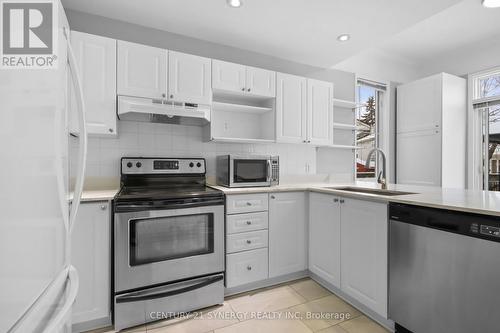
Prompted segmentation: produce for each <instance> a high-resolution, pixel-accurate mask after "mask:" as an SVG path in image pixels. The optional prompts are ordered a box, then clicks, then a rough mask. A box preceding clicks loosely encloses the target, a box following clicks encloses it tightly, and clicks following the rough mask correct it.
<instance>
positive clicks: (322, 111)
mask: <svg viewBox="0 0 500 333" xmlns="http://www.w3.org/2000/svg"><path fill="white" fill-rule="evenodd" d="M332 119H333V84H332V83H330V82H324V81H318V80H311V79H308V80H307V136H308V139H307V140H308V142H310V143H312V144H318V145H330V144H332V143H333V129H332V125H333V124H332Z"/></svg>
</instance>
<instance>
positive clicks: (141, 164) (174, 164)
mask: <svg viewBox="0 0 500 333" xmlns="http://www.w3.org/2000/svg"><path fill="white" fill-rule="evenodd" d="M121 172H122V174H205V172H206V169H205V159H203V158H154V157H153V158H142V157H137V158H133V157H124V158H122V160H121Z"/></svg>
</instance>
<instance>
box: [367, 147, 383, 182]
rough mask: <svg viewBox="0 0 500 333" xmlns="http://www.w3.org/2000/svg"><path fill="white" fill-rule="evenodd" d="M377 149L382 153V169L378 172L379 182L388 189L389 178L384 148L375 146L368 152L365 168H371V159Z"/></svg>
mask: <svg viewBox="0 0 500 333" xmlns="http://www.w3.org/2000/svg"><path fill="white" fill-rule="evenodd" d="M377 151H378V152H379V153H380V155H382V170H381V171H380V173H379V174H378V177H377V183H379V184H381V185H382V189H383V190H386V189H387V178H386V176H385V154H384V151H383V150H382V149H380V148H373V149H372V150H370V152H369V153H368V157H367V158H366V165H365V168H367V169H369V168H370V161H371V158H372V155H373V154H374V153H375V152H377ZM375 162H376V163H377V162H378V161H375Z"/></svg>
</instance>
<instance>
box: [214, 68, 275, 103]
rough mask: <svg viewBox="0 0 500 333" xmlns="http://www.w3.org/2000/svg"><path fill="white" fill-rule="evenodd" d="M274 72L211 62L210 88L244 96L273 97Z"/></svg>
mask: <svg viewBox="0 0 500 333" xmlns="http://www.w3.org/2000/svg"><path fill="white" fill-rule="evenodd" d="M275 85H276V72H273V71H269V70H266V69H262V68H255V67H249V66H244V65H239V64H234V63H230V62H225V61H220V60H212V88H213V89H214V90H216V91H221V92H229V93H237V94H241V95H244V96H260V97H269V98H272V97H275V96H276V86H275Z"/></svg>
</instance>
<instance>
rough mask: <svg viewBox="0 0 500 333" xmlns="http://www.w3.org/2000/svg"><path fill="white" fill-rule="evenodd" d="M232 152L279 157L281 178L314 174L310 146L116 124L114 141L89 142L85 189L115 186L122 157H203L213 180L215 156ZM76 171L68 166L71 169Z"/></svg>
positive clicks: (178, 128) (187, 129)
mask: <svg viewBox="0 0 500 333" xmlns="http://www.w3.org/2000/svg"><path fill="white" fill-rule="evenodd" d="M71 143H72V144H71V148H70V153H71V155H72V156H71V157H72V158H71V159H70V160H71V161H72V162H76V161H77V159H76V155H77V152H78V140H77V139H74V138H73V139H72V141H71ZM234 153H249V154H252V153H255V154H269V155H279V157H280V176H284V177H286V176H287V175H288V176H290V175H306V174H314V173H315V172H316V148H314V147H311V146H307V145H297V144H232V143H214V142H203V141H202V127H196V126H182V125H170V124H154V123H140V122H132V121H118V137H117V138H90V140H89V146H88V162H87V174H86V176H87V182H86V187H87V188H107V187H116V186H117V185H118V184H119V176H120V158H121V157H124V156H131V157H137V156H143V157H203V158H205V159H206V160H207V176H208V177H211V178H213V177H214V176H215V157H216V156H217V155H223V154H234ZM307 164H308V165H309V171H307V168H306V165H307ZM75 168H76V165H70V170H75Z"/></svg>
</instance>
